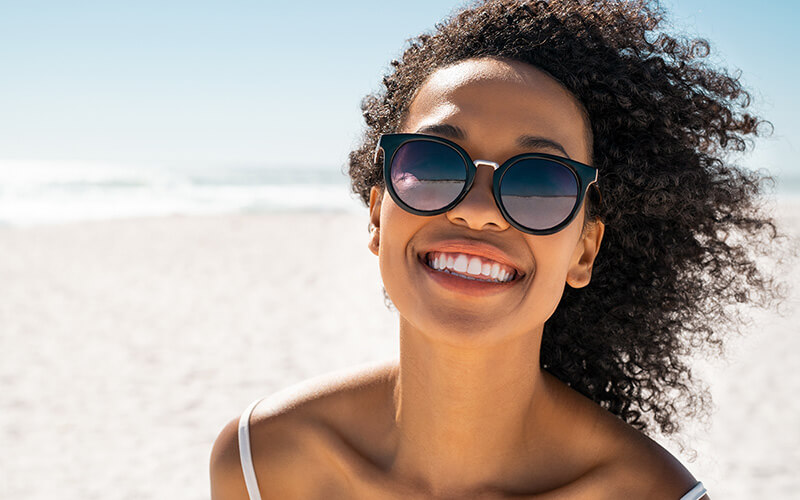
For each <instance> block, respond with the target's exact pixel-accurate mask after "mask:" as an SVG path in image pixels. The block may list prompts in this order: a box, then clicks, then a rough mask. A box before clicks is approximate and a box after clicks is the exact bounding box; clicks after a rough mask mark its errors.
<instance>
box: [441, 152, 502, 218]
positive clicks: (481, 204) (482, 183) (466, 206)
mask: <svg viewBox="0 0 800 500" xmlns="http://www.w3.org/2000/svg"><path fill="white" fill-rule="evenodd" d="M475 166H476V168H477V172H475V179H474V180H473V181H472V186H471V187H470V189H469V191H468V192H467V195H466V196H465V197H464V199H463V200H461V202H460V203H459V204H458V205H456V206H455V207H453V208H452V209H450V211H449V212H446V214H445V215H446V216H447V218H448V219H449V220H450V222H452V223H454V224H458V225H465V226H467V227H469V228H470V229H475V230H477V231H481V230H484V229H494V230H496V231H502V230H504V229H506V228H508V226H509V224H508V222H507V221H506V220H505V218H504V217H503V214H502V213H500V208H499V207H498V206H497V203H496V202H495V200H494V194H493V191H492V183H493V181H494V172H495V169H496V168H497V163H494V162H490V161H484V160H475Z"/></svg>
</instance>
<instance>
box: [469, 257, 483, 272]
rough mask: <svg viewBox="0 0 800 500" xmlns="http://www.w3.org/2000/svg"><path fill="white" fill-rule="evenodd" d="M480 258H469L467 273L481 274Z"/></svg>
mask: <svg viewBox="0 0 800 500" xmlns="http://www.w3.org/2000/svg"><path fill="white" fill-rule="evenodd" d="M481 264H482V263H481V259H479V258H478V257H473V258H471V259H469V266H468V267H467V273H469V274H481V268H482V267H483V266H482V265H481Z"/></svg>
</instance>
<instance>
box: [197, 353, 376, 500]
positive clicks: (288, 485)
mask: <svg viewBox="0 0 800 500" xmlns="http://www.w3.org/2000/svg"><path fill="white" fill-rule="evenodd" d="M388 367H389V365H388V364H387V362H381V363H370V364H366V365H360V366H357V367H353V368H350V369H347V370H341V371H338V372H332V373H328V374H325V375H322V376H319V377H315V378H313V379H309V380H306V381H303V382H301V383H299V384H295V385H292V386H290V387H288V388H286V389H284V390H281V391H279V392H277V393H275V394H272V395H269V396H268V397H266V398H264V399H263V400H261V401H260V402H259V403H258V404H257V405H256V407H255V408H254V409H253V412H252V414H251V416H250V421H249V429H250V447H251V452H252V459H253V467H254V470H255V473H256V478H257V481H258V486H259V490H260V492H261V495H262V497H263V498H314V496H315V495H316V494H317V493H318V492H319V491H320V488H321V486H322V485H324V484H326V483H328V482H330V481H331V479H330V476H331V475H330V471H331V470H332V468H335V464H334V463H333V458H332V457H331V456H330V453H329V450H330V449H331V447H332V445H331V443H335V441H336V436H334V435H333V433H332V432H331V429H332V428H333V426H331V425H330V420H331V419H334V418H336V415H339V414H342V413H343V412H344V413H347V412H349V411H350V410H352V408H347V405H344V408H342V409H341V410H337V405H338V406H343V405H342V400H343V398H342V397H341V396H342V395H343V394H347V393H348V391H351V390H355V389H357V388H363V387H365V386H367V385H369V382H370V381H372V380H374V379H376V377H377V378H380V376H381V374H383V373H385V371H386V369H387V368H388ZM238 425H239V416H236V417H235V418H233V419H232V420H231V421H230V422H229V423H228V424H227V425H226V426H225V427H224V428H223V430H222V431H221V432H220V434H219V436H218V437H217V439H216V441H215V443H214V446H213V449H212V452H211V461H210V475H211V498H212V500H217V499H225V500H238V499H242V500H247V499H248V498H249V496H248V494H247V488H246V485H245V481H244V474H243V472H242V466H241V460H240V456H239V440H238Z"/></svg>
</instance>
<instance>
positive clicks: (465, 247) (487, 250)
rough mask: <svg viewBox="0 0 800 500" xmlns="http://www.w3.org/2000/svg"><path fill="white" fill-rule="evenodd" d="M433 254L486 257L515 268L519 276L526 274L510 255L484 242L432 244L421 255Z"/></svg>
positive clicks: (446, 241)
mask: <svg viewBox="0 0 800 500" xmlns="http://www.w3.org/2000/svg"><path fill="white" fill-rule="evenodd" d="M431 252H450V253H464V254H468V255H475V256H477V257H485V258H487V259H491V260H494V261H496V262H499V263H500V264H503V265H505V266H508V267H511V268H514V270H515V271H516V272H517V274H518V275H519V276H524V274H525V273H524V272H523V271H522V269H521V268H520V266H519V265H517V264H515V263H514V259H513V258H511V257H510V256H509V255H508V253H506V252H504V251H503V250H501V249H500V248H498V247H496V246H495V245H492V244H491V243H486V242H484V241H475V240H466V239H448V240H441V241H437V242H435V243H431V244H430V245H428V246H427V247H426V248H425V249H424V250H422V252H421V254H420V255H422V256H423V257H424V256H425V255H427V254H429V253H431Z"/></svg>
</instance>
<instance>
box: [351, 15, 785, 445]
mask: <svg viewBox="0 0 800 500" xmlns="http://www.w3.org/2000/svg"><path fill="white" fill-rule="evenodd" d="M664 18H665V13H664V12H663V10H662V8H661V6H660V5H659V4H656V5H655V6H652V5H650V2H648V1H647V0H639V1H629V2H614V1H587V0H580V1H576V0H560V1H555V0H553V1H549V2H548V1H521V0H520V1H514V0H496V1H489V0H484V1H480V2H476V3H473V4H470V5H468V6H467V7H465V8H464V10H458V11H455V12H454V13H453V14H451V16H450V17H449V18H447V19H445V20H444V21H443V22H441V23H439V24H437V25H436V29H435V32H433V33H432V34H428V33H426V34H422V35H420V36H418V37H416V38H412V39H410V40H408V42H410V43H409V46H408V47H407V48H406V50H405V52H404V53H403V55H402V57H401V58H400V59H399V60H393V61H391V66H392V68H390V71H389V72H388V74H387V75H386V76H385V77H384V78H383V86H384V88H382V89H381V90H380V91H377V92H375V93H372V94H369V95H367V96H366V97H365V98H364V99H363V100H362V102H361V109H362V112H363V116H364V119H365V121H366V125H367V126H366V128H365V129H364V131H363V137H362V139H361V142H360V145H359V146H358V148H357V149H355V150H353V151H351V152H350V155H349V175H350V178H351V189H352V191H353V193H355V194H357V195H358V196H359V197H360V199H361V200H362V201H363V203H364V204H365V205H368V203H369V191H370V188H371V187H372V186H378V187H380V188H381V189H383V188H384V187H385V185H384V179H383V176H382V170H381V164H380V163H376V162H375V161H374V158H373V154H374V150H375V146H376V144H377V141H378V138H379V136H380V135H381V134H383V133H392V132H396V131H397V130H398V129H399V128H400V127H401V126H402V123H403V120H404V118H405V114H406V113H407V110H408V105H409V104H410V102H411V100H412V99H413V97H414V95H415V92H416V91H417V89H418V88H419V87H420V85H421V84H422V83H423V81H424V80H425V79H426V78H427V77H428V76H429V75H430V74H431V73H432V72H434V71H435V70H437V69H440V68H442V67H445V66H448V65H451V64H453V63H456V62H458V61H462V60H464V59H469V58H476V57H482V56H491V57H498V58H506V59H512V60H516V61H522V62H525V63H528V64H531V65H533V66H535V67H538V68H540V69H542V70H545V71H546V72H548V73H549V74H550V75H551V76H552V77H554V78H555V79H556V80H558V81H560V82H561V84H562V85H563V86H564V87H566V88H567V89H568V90H569V91H570V92H572V94H573V95H574V96H575V97H576V98H577V99H578V101H579V102H580V103H582V105H583V106H584V109H585V112H586V113H587V115H588V121H589V124H590V126H591V133H592V135H593V141H592V152H591V153H592V164H593V165H594V166H596V167H597V168H598V169H599V171H600V175H599V180H598V183H597V184H598V188H599V191H600V192H601V193H602V202H600V198H599V197H598V196H596V193H595V195H594V196H590V197H589V198H588V201H587V203H586V215H587V217H586V220H587V224H590V223H591V222H592V221H594V220H596V219H600V220H602V221H603V222H604V224H605V226H606V229H605V236H604V239H603V245H602V248H601V251H600V253H599V254H598V256H597V258H596V261H595V265H594V269H593V274H592V280H591V283H590V284H589V285H588V286H587V287H585V288H582V289H572V288H569V287H566V289H565V291H564V295H563V297H562V299H561V302H560V304H559V306H558V308H557V309H556V311H555V313H554V314H553V315H552V317H551V318H550V319H549V320H548V321H547V323H546V325H545V327H544V336H543V339H542V348H541V363H542V366H543V368H545V369H547V370H548V371H549V372H550V373H552V374H553V375H555V376H556V377H558V378H559V379H561V380H562V381H564V382H565V383H567V384H568V385H570V386H571V387H572V388H573V389H575V390H577V391H578V392H580V393H581V394H583V395H585V396H587V397H589V398H591V399H592V400H593V401H595V402H596V403H598V404H599V405H600V406H602V407H603V408H605V409H607V410H608V411H610V412H611V413H613V414H615V415H617V416H618V417H620V418H621V419H623V420H624V421H626V422H627V423H629V424H630V425H632V426H633V427H635V428H637V429H639V430H641V431H644V432H648V431H651V430H655V429H656V427H657V430H658V431H660V432H661V433H663V434H665V435H668V436H670V435H674V434H676V433H677V432H678V431H679V430H681V428H682V427H681V424H680V422H679V420H678V417H696V418H697V417H703V419H704V420H707V417H708V415H709V413H710V410H709V407H711V406H713V405H712V400H711V396H710V393H709V391H708V388H707V386H705V385H702V386H701V387H697V380H696V379H695V378H694V377H693V376H692V370H691V368H690V366H689V365H688V364H687V362H686V358H687V357H688V356H690V355H692V354H694V353H695V351H698V350H708V349H709V348H711V347H715V348H716V349H717V353H718V354H720V355H721V354H724V349H723V335H724V334H727V333H730V332H738V331H739V330H740V328H741V325H742V324H744V323H745V322H744V321H742V319H744V318H743V316H742V314H741V311H740V310H737V309H736V308H735V307H733V306H736V305H737V304H738V303H751V304H755V305H758V306H760V307H771V306H772V305H773V304H777V303H779V302H780V301H781V299H783V298H784V297H785V294H786V290H785V287H784V284H783V283H780V282H778V280H777V279H776V278H775V275H774V274H771V273H770V272H768V270H766V269H764V267H763V265H761V264H759V263H758V261H757V259H756V257H757V256H758V255H767V254H773V253H774V251H775V250H776V249H777V248H778V246H777V244H778V243H781V242H782V241H783V240H785V236H784V235H783V234H781V233H780V232H779V231H778V230H777V227H776V224H775V221H774V220H773V219H772V218H770V217H769V216H767V215H765V214H764V213H762V212H763V211H762V208H763V207H762V206H761V204H760V203H759V202H760V201H761V196H762V194H763V193H764V191H765V185H766V184H771V185H772V186H774V179H773V178H772V177H770V176H768V175H766V173H764V172H761V171H759V172H753V171H750V170H746V169H744V168H741V167H739V166H736V165H733V164H731V163H730V161H729V158H728V157H727V156H728V154H729V153H730V152H732V151H737V152H744V151H745V150H746V149H747V147H748V142H749V143H750V144H749V145H750V147H752V141H745V136H747V135H753V136H757V135H760V134H761V135H763V132H764V131H763V125H765V124H766V125H768V126H769V127H770V128H771V123H770V122H767V121H762V120H759V119H758V118H757V117H756V116H753V115H752V114H750V113H746V112H744V109H745V108H747V107H748V106H749V105H750V94H749V93H748V92H747V91H746V90H745V89H744V88H743V86H742V84H741V83H740V82H739V78H740V75H736V76H731V75H729V74H728V73H727V71H726V70H724V69H722V70H718V69H714V68H712V67H709V66H708V65H706V64H704V63H703V61H702V59H704V58H705V57H707V56H708V55H709V53H710V48H709V43H708V41H706V40H704V39H686V38H685V37H673V36H670V35H668V34H666V33H664V32H663V30H659V31H656V30H657V29H658V28H659V26H660V24H661V23H662V21H663V19H664ZM591 193H592V191H590V194H591ZM773 258H774V255H773ZM779 260H780V259H779ZM384 295H386V290H385V289H384ZM387 300H388V297H387ZM653 422H655V424H656V425H654V424H653ZM672 438H673V439H676V438H675V436H672ZM677 441H678V442H679V443H680V444H681V449H682V450H683V449H684V445H683V443H682V441H681V440H680V439H677Z"/></svg>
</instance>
